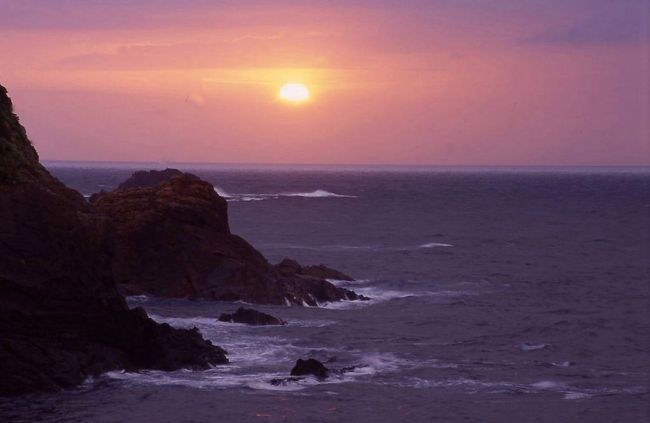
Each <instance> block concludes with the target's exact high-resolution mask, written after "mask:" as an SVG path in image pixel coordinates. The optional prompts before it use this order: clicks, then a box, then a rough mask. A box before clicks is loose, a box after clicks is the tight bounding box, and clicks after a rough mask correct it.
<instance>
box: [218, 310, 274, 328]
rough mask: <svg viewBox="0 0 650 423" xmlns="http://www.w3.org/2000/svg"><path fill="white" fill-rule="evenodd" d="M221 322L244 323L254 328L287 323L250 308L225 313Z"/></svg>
mask: <svg viewBox="0 0 650 423" xmlns="http://www.w3.org/2000/svg"><path fill="white" fill-rule="evenodd" d="M219 321H220V322H230V323H244V324H247V325H254V326H266V325H285V324H286V323H285V322H284V321H282V320H280V319H278V318H277V317H274V316H271V315H270V314H266V313H262V312H261V311H257V310H253V309H250V308H244V307H239V308H238V309H237V311H235V312H234V313H232V314H227V313H223V314H222V315H221V316H219Z"/></svg>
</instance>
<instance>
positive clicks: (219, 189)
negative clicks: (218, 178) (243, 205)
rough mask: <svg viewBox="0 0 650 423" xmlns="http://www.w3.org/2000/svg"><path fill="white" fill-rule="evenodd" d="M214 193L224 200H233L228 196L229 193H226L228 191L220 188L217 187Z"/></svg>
mask: <svg viewBox="0 0 650 423" xmlns="http://www.w3.org/2000/svg"><path fill="white" fill-rule="evenodd" d="M214 191H215V192H216V193H217V194H219V195H220V196H222V197H223V198H226V199H228V198H232V196H231V195H230V194H228V192H226V190H224V189H223V188H220V187H218V186H216V185H215V186H214Z"/></svg>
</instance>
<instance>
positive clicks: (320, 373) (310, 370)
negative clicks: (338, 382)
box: [291, 358, 330, 379]
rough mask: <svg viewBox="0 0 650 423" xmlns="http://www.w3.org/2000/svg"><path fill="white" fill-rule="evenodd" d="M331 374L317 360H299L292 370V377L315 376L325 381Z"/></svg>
mask: <svg viewBox="0 0 650 423" xmlns="http://www.w3.org/2000/svg"><path fill="white" fill-rule="evenodd" d="M329 372H330V371H329V369H328V368H327V367H325V366H324V365H323V363H321V362H320V361H318V360H316V359H313V358H309V359H307V360H303V359H298V361H296V365H295V366H294V367H293V369H291V376H307V375H313V376H316V377H317V378H320V379H325V378H326V377H328V376H329Z"/></svg>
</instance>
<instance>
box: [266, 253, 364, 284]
mask: <svg viewBox="0 0 650 423" xmlns="http://www.w3.org/2000/svg"><path fill="white" fill-rule="evenodd" d="M275 267H276V268H277V270H278V272H280V274H281V275H283V276H295V275H303V276H311V277H314V278H318V279H336V280H340V281H353V280H354V278H353V277H352V276H348V275H346V274H345V273H343V272H339V271H338V270H335V269H332V268H329V267H327V266H325V265H323V264H319V265H315V266H301V265H300V264H298V262H297V261H295V260H291V259H288V258H285V259H284V260H282V261H281V262H280V263H278V264H277V265H276V266H275Z"/></svg>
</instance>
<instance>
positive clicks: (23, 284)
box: [0, 86, 227, 395]
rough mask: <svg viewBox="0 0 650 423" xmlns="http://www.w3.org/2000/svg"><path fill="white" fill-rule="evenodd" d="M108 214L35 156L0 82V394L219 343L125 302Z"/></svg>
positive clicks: (186, 355) (214, 357) (209, 355)
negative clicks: (113, 255)
mask: <svg viewBox="0 0 650 423" xmlns="http://www.w3.org/2000/svg"><path fill="white" fill-rule="evenodd" d="M115 239H116V236H115V233H114V231H113V228H112V224H111V222H110V221H109V220H108V219H106V218H104V217H102V216H100V215H98V214H96V213H95V212H94V211H93V210H92V207H91V206H90V205H89V204H88V203H87V202H86V201H85V200H84V199H83V197H82V196H81V195H80V194H79V193H77V192H75V191H73V190H71V189H68V188H67V187H65V186H64V185H63V184H62V183H61V182H59V181H58V180H57V179H55V178H54V177H53V176H51V175H50V174H49V172H48V171H47V170H46V169H45V168H44V167H43V166H41V165H40V164H39V162H38V155H37V153H36V150H35V149H34V148H33V147H32V145H31V143H30V142H29V140H28V138H27V136H26V133H25V130H24V128H23V127H22V126H21V125H20V123H19V121H18V118H17V117H16V116H15V115H14V113H13V109H12V103H11V100H10V99H9V97H8V96H7V92H6V90H5V89H4V87H2V86H0V375H2V376H1V377H0V395H11V394H21V393H26V392H34V391H46V390H55V389H60V388H65V387H70V386H73V385H76V384H78V383H80V382H82V381H83V380H84V379H86V378H87V377H89V376H93V375H97V374H99V373H101V372H103V371H107V370H112V369H122V368H125V369H131V370H134V369H141V368H150V369H162V370H172V369H178V368H183V367H188V368H206V367H208V366H209V365H211V364H219V363H225V362H227V359H226V356H225V354H224V353H225V352H224V351H223V350H222V349H220V348H219V347H216V346H213V345H212V344H211V343H210V342H208V341H206V340H204V339H203V338H202V337H201V336H200V335H199V333H198V332H197V331H195V330H177V329H173V328H171V327H170V326H169V325H165V324H162V325H161V324H158V323H155V322H154V321H153V320H151V319H149V318H148V317H147V315H146V313H145V312H144V310H142V309H139V308H137V309H133V310H130V309H129V308H128V307H127V304H126V302H125V301H124V299H123V298H122V296H121V295H120V294H119V292H118V290H117V287H116V283H115V280H114V278H113V273H112V261H111V255H110V252H111V251H113V248H114V247H113V245H112V244H113V241H114V240H115Z"/></svg>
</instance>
